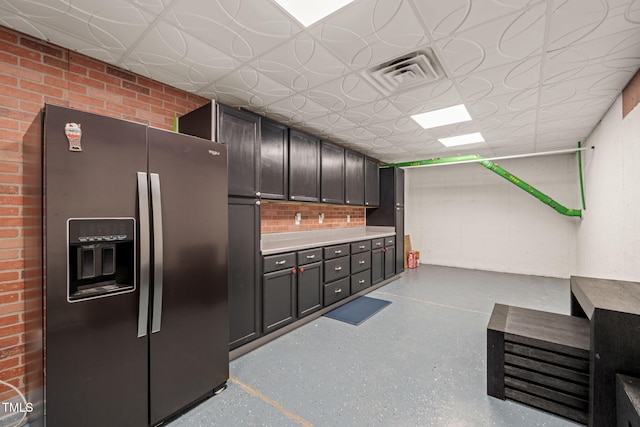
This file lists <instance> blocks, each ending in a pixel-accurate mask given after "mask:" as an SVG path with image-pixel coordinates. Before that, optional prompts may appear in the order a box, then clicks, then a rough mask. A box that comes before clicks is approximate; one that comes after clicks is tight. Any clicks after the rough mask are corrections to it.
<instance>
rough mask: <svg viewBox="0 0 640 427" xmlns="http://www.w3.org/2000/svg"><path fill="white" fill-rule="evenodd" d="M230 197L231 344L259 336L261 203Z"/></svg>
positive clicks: (260, 304)
mask: <svg viewBox="0 0 640 427" xmlns="http://www.w3.org/2000/svg"><path fill="white" fill-rule="evenodd" d="M256 203H257V202H256V201H255V200H252V199H251V200H249V199H239V198H229V346H230V348H232V349H233V348H236V347H238V346H240V345H242V344H245V343H247V342H249V341H251V340H253V339H255V338H257V337H258V336H260V329H261V328H260V316H261V312H262V300H261V293H260V272H261V267H260V261H261V260H260V205H258V204H256Z"/></svg>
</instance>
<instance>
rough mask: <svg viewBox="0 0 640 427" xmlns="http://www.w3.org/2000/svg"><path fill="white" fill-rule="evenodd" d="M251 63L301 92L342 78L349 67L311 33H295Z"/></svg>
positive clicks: (262, 71) (264, 72)
mask: <svg viewBox="0 0 640 427" xmlns="http://www.w3.org/2000/svg"><path fill="white" fill-rule="evenodd" d="M251 65H252V66H253V67H254V68H256V69H257V70H259V71H260V72H261V73H263V74H265V75H267V76H269V77H271V78H272V79H274V80H277V81H279V82H281V83H282V84H284V85H287V86H289V87H291V89H293V90H294V91H297V92H298V91H304V90H307V89H310V88H313V87H316V86H319V85H322V84H324V83H327V82H329V81H331V80H334V79H338V78H340V77H342V76H343V75H345V74H346V73H347V72H348V71H349V69H348V68H347V67H346V66H345V65H344V64H343V63H342V62H340V60H338V59H337V58H336V57H335V56H334V55H333V54H332V53H330V52H329V51H328V50H327V49H326V48H325V47H324V46H322V45H321V44H320V43H318V42H317V41H316V40H315V39H314V38H313V37H311V36H309V35H308V34H302V35H300V36H298V37H295V38H294V39H292V40H290V41H288V42H286V43H285V44H283V45H281V46H279V47H277V48H276V49H274V50H272V51H270V52H268V53H266V54H265V55H263V56H261V57H260V58H258V59H257V60H255V61H253V62H252V63H251Z"/></svg>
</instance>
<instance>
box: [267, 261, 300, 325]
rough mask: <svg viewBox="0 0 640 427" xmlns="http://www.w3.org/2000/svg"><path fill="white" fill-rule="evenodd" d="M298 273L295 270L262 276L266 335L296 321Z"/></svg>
mask: <svg viewBox="0 0 640 427" xmlns="http://www.w3.org/2000/svg"><path fill="white" fill-rule="evenodd" d="M295 290H296V273H295V270H293V269H287V270H281V271H275V272H273V273H267V274H263V275H262V313H263V332H264V333H265V334H267V333H269V332H271V331H274V330H276V329H278V328H281V327H282V326H284V325H287V324H289V323H291V322H292V321H293V320H294V319H295V315H296V314H295V313H296V311H295Z"/></svg>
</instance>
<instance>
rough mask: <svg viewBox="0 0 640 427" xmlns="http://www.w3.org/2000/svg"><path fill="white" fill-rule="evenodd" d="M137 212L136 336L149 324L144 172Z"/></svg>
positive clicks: (147, 228)
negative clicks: (137, 295) (137, 280)
mask: <svg viewBox="0 0 640 427" xmlns="http://www.w3.org/2000/svg"><path fill="white" fill-rule="evenodd" d="M137 177H138V212H139V215H140V221H139V224H140V302H139V304H138V338H141V337H144V336H146V335H147V328H148V324H149V272H150V270H151V260H150V254H151V251H150V248H149V246H150V244H151V240H150V239H151V232H150V227H149V184H148V182H147V174H146V172H138V173H137Z"/></svg>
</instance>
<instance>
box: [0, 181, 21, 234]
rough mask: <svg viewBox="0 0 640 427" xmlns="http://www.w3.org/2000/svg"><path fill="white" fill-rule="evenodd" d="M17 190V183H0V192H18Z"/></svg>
mask: <svg viewBox="0 0 640 427" xmlns="http://www.w3.org/2000/svg"><path fill="white" fill-rule="evenodd" d="M19 190H20V188H19V187H18V186H17V185H0V194H18V192H19ZM0 225H1V223H0Z"/></svg>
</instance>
